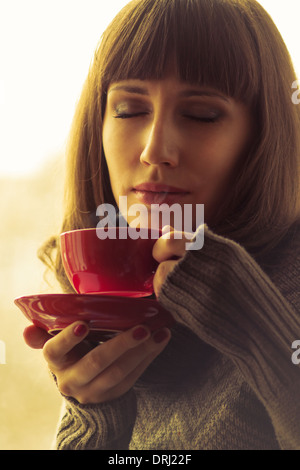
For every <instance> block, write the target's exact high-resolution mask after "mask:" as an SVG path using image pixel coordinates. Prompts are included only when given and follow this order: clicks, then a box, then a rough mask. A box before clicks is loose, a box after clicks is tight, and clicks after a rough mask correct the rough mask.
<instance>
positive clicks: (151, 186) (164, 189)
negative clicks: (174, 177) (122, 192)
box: [133, 183, 189, 193]
mask: <svg viewBox="0 0 300 470" xmlns="http://www.w3.org/2000/svg"><path fill="white" fill-rule="evenodd" d="M133 189H134V190H135V191H149V192H152V193H188V192H189V191H187V190H186V189H182V188H177V187H175V186H169V185H167V184H160V183H141V184H138V185H137V186H135V187H134V188H133Z"/></svg>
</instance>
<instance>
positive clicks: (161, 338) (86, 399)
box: [76, 328, 171, 404]
mask: <svg viewBox="0 0 300 470" xmlns="http://www.w3.org/2000/svg"><path fill="white" fill-rule="evenodd" d="M155 335H156V336H155ZM170 338H171V332H170V330H168V329H167V328H164V329H163V330H160V331H158V332H155V333H154V336H152V337H151V338H149V339H148V340H147V341H145V342H144V343H143V344H141V345H138V346H137V347H136V348H134V349H133V350H130V351H128V352H127V353H126V354H125V355H123V356H122V357H121V358H120V360H119V361H118V362H116V363H114V364H113V365H112V366H111V367H108V368H107V369H106V370H105V371H104V372H103V373H102V374H100V375H98V376H97V377H95V379H93V380H92V381H91V382H90V383H89V384H88V386H86V387H83V388H82V389H81V390H80V392H79V393H78V395H77V397H76V399H77V400H78V401H79V402H80V403H82V404H83V403H101V402H105V401H109V400H113V399H115V398H118V397H120V396H121V395H123V394H124V393H126V392H127V391H128V390H130V388H131V387H132V386H133V385H134V384H135V382H136V381H137V380H138V378H139V377H140V376H141V375H142V374H143V373H144V371H145V370H146V369H147V367H148V366H149V365H150V364H151V362H153V360H154V359H155V358H156V357H157V356H158V355H159V354H160V353H161V352H162V351H163V349H164V348H165V347H166V345H167V344H168V342H169V340H170Z"/></svg>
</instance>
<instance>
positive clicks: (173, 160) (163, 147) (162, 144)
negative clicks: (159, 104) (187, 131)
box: [140, 117, 179, 168]
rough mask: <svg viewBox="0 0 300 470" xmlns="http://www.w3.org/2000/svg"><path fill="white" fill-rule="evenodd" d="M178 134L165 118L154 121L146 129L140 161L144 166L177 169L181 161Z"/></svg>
mask: <svg viewBox="0 0 300 470" xmlns="http://www.w3.org/2000/svg"><path fill="white" fill-rule="evenodd" d="M176 137H177V132H176V129H175V128H174V127H173V125H172V123H171V122H170V121H169V120H168V119H166V118H163V117H160V118H158V119H156V120H155V121H153V122H152V123H151V125H150V126H149V128H147V129H145V135H144V145H143V150H142V152H141V154H140V161H141V163H142V164H144V165H147V166H149V165H164V166H168V167H171V168H172V167H176V166H177V165H178V161H179V148H178V144H177V138H176Z"/></svg>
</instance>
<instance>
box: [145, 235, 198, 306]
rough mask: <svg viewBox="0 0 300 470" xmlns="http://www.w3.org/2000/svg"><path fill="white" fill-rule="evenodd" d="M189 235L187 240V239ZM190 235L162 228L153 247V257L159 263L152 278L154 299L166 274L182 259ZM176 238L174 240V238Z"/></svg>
mask: <svg viewBox="0 0 300 470" xmlns="http://www.w3.org/2000/svg"><path fill="white" fill-rule="evenodd" d="M187 235H189V238H188V237H187ZM191 236H192V234H185V233H184V232H179V231H175V230H174V228H173V227H170V226H165V227H163V235H162V236H161V237H160V238H159V239H158V240H157V241H156V243H155V244H154V246H153V252H152V254H153V257H154V258H155V259H156V261H157V262H158V263H159V265H158V268H157V270H156V273H155V275H154V278H153V287H154V292H155V295H156V297H158V295H159V293H160V290H161V287H162V285H163V283H164V282H165V280H166V278H167V276H168V274H169V273H170V272H172V271H173V269H174V267H175V266H176V264H178V262H179V261H180V260H181V259H182V258H183V257H184V255H185V253H186V247H185V245H186V243H187V242H190V240H191ZM175 237H176V238H175Z"/></svg>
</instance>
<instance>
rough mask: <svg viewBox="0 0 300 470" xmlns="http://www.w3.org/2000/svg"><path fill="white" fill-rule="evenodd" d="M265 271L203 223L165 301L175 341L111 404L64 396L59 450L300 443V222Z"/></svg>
mask: <svg viewBox="0 0 300 470" xmlns="http://www.w3.org/2000/svg"><path fill="white" fill-rule="evenodd" d="M278 250H279V249H278V248H277V250H275V252H274V259H275V257H277V263H274V265H273V267H272V266H270V267H269V268H268V269H267V268H264V270H262V269H261V268H260V266H259V265H258V264H257V263H256V262H255V261H254V259H253V258H252V257H251V256H250V255H249V254H248V253H247V252H246V251H245V250H244V249H243V248H242V247H241V246H240V245H238V244H236V243H234V242H232V241H230V240H228V239H225V238H223V237H220V236H217V235H215V234H213V233H212V232H211V231H210V230H208V229H206V232H205V242H204V247H203V248H202V249H201V250H198V251H189V252H187V253H186V255H185V257H184V258H183V259H182V260H181V261H180V262H179V263H178V264H177V265H176V267H175V269H174V270H173V272H172V273H170V274H169V276H168V278H167V280H166V282H165V283H164V285H163V288H162V290H161V293H160V296H159V301H160V302H161V303H162V305H163V306H164V307H166V308H167V309H168V310H169V311H170V312H171V313H172V314H173V316H174V318H175V319H176V321H177V324H176V326H175V327H174V329H173V331H172V339H171V341H170V343H169V344H168V346H167V347H166V349H165V350H164V351H163V353H162V354H161V355H160V356H159V357H157V358H156V360H155V361H154V362H153V363H152V364H151V365H150V366H149V368H148V369H147V370H146V372H145V373H144V374H143V376H142V377H141V378H140V379H139V380H138V382H137V383H136V385H135V386H134V388H133V389H132V390H130V391H129V392H127V393H126V394H125V395H124V396H122V397H121V398H119V399H116V400H114V401H111V402H107V403H104V404H97V405H80V404H78V403H77V402H76V400H74V399H66V400H65V414H64V416H63V418H62V420H61V422H60V425H59V430H58V433H57V449H117V450H121V449H141V450H146V449H152V450H156V449H162V450H175V449H176V450H192V449H199V450H201V449H224V450H225V449H235V450H238V449H245V450H246V449H266V450H267V449H300V401H299V390H300V365H295V364H294V363H293V362H292V360H291V356H292V354H293V352H294V351H293V350H292V343H293V342H294V341H295V340H298V339H300V315H299V313H300V287H299V275H300V228H299V226H298V227H296V229H293V230H292V231H291V233H290V235H289V237H287V239H286V240H285V243H282V244H281V251H278Z"/></svg>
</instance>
